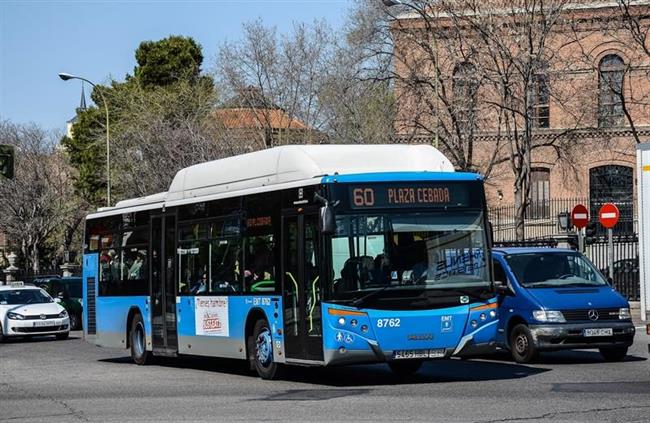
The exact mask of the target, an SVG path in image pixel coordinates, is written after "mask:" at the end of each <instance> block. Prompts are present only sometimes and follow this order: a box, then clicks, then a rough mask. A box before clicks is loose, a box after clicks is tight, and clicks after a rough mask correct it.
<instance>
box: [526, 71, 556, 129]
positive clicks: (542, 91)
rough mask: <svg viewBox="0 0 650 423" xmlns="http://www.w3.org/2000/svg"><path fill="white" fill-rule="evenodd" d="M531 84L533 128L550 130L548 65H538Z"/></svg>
mask: <svg viewBox="0 0 650 423" xmlns="http://www.w3.org/2000/svg"><path fill="white" fill-rule="evenodd" d="M531 82H532V83H531V84H530V99H529V100H530V105H531V115H532V118H533V127H535V128H548V127H549V126H550V99H551V95H550V90H549V78H548V64H547V63H546V62H541V63H538V64H537V65H536V66H535V72H534V73H533V76H532V81H531Z"/></svg>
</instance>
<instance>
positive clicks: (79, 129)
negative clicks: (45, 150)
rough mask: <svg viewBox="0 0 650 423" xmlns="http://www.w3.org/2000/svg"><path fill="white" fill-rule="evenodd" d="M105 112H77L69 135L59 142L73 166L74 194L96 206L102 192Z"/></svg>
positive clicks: (102, 195)
mask: <svg viewBox="0 0 650 423" xmlns="http://www.w3.org/2000/svg"><path fill="white" fill-rule="evenodd" d="M104 122H105V115H104V113H103V111H102V110H100V109H98V108H96V107H91V108H88V109H86V110H80V111H79V112H78V113H77V122H76V123H75V124H74V125H73V126H72V137H71V138H70V137H68V136H64V137H63V139H62V140H61V145H62V146H63V147H64V148H65V150H66V152H67V153H68V157H69V160H70V164H71V165H72V166H73V167H74V168H75V170H76V172H75V174H74V175H73V181H74V188H75V192H76V194H77V195H78V196H80V197H81V198H83V199H84V200H85V201H87V202H88V203H90V204H93V205H100V204H102V203H103V202H104V200H105V198H106V197H105V194H106V175H105V167H106V150H105V148H106V147H105V144H104V143H102V142H101V141H102V140H105V138H104V136H105V135H104V134H105V133H106V132H105V131H106V128H105V127H104V124H105V123H104Z"/></svg>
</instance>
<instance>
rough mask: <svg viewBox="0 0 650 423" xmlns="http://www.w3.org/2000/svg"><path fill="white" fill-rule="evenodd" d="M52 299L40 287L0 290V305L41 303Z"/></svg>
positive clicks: (49, 301)
mask: <svg viewBox="0 0 650 423" xmlns="http://www.w3.org/2000/svg"><path fill="white" fill-rule="evenodd" d="M52 301H54V300H53V299H52V297H50V296H49V295H48V294H47V292H45V291H43V290H42V289H12V290H7V291H0V305H21V304H42V303H51V302H52Z"/></svg>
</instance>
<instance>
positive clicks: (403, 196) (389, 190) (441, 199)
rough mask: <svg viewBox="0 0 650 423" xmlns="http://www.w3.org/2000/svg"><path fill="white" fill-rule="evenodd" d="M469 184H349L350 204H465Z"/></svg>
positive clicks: (444, 205) (356, 207) (381, 205)
mask: <svg viewBox="0 0 650 423" xmlns="http://www.w3.org/2000/svg"><path fill="white" fill-rule="evenodd" d="M469 188H470V187H469V186H467V185H465V184H453V183H452V184H409V185H388V184H386V185H383V184H382V185H376V184H373V185H364V186H358V185H353V186H350V187H349V194H350V207H351V208H353V209H364V208H376V207H377V208H395V207H449V206H451V207H469V206H470V202H471V201H470V189H469Z"/></svg>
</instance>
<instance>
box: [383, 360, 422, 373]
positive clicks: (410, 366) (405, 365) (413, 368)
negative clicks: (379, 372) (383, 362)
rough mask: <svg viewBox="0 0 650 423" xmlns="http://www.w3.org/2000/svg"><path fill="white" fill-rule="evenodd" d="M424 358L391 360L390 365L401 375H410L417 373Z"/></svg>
mask: <svg viewBox="0 0 650 423" xmlns="http://www.w3.org/2000/svg"><path fill="white" fill-rule="evenodd" d="M422 363H423V362H422V360H401V361H399V360H398V361H389V362H388V367H390V369H391V370H392V371H393V372H394V373H395V374H398V375H400V376H408V375H412V374H414V373H416V372H417V371H418V370H420V367H422Z"/></svg>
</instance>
